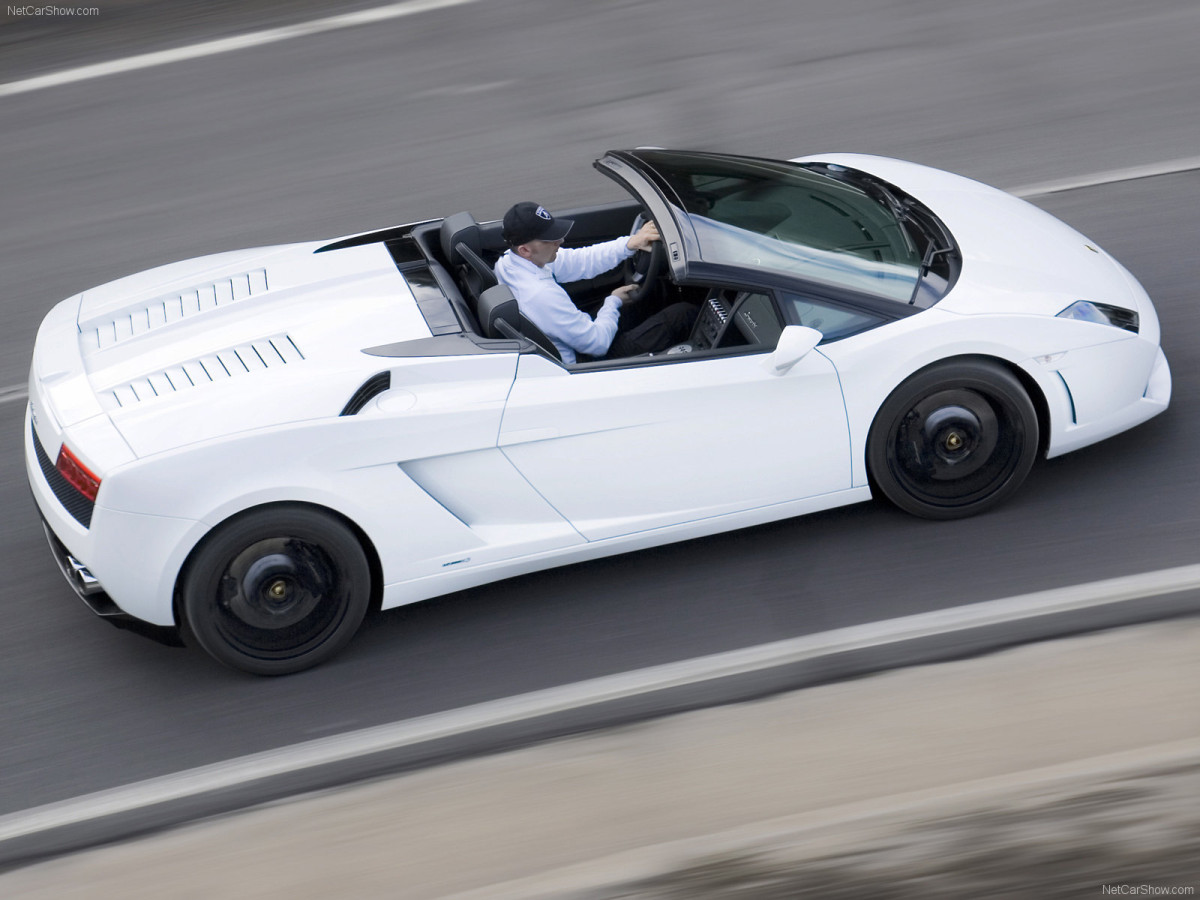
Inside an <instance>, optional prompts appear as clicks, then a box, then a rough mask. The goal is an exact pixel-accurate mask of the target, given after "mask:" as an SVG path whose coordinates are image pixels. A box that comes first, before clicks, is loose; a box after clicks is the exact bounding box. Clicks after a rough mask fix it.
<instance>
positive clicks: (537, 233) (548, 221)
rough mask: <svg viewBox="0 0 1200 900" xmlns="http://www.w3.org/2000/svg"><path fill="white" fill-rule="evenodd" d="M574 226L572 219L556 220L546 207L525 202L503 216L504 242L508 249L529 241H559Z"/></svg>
mask: <svg viewBox="0 0 1200 900" xmlns="http://www.w3.org/2000/svg"><path fill="white" fill-rule="evenodd" d="M574 224H575V222H574V221H573V220H572V219H557V218H555V217H554V216H552V215H550V213H549V212H548V211H547V210H546V207H544V206H539V205H538V204H536V203H530V202H529V201H528V200H526V201H523V202H521V203H518V204H516V205H515V206H514V207H513V208H512V209H510V210H509V211H508V212H506V213H505V214H504V240H505V241H507V242H508V245H509V246H510V247H518V246H520V245H521V244H527V243H529V242H530V241H561V240H562V239H563V238H565V237H566V236H567V232H568V231H570V230H571V226H572V225H574Z"/></svg>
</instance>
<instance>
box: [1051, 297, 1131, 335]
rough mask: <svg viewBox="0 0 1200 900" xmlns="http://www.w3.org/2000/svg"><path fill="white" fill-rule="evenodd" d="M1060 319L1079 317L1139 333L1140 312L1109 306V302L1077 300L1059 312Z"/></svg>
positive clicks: (1081, 319)
mask: <svg viewBox="0 0 1200 900" xmlns="http://www.w3.org/2000/svg"><path fill="white" fill-rule="evenodd" d="M1058 318H1060V319H1078V320H1079V321H1080V322H1095V323H1096V324H1097V325H1112V326H1114V327H1116V328H1124V329H1125V330H1126V331H1132V332H1133V333H1134V334H1137V330H1138V314H1137V313H1136V312H1134V311H1133V310H1131V309H1122V308H1121V307H1119V306H1109V305H1108V304H1107V303H1091V302H1089V301H1087V300H1076V301H1075V302H1074V303H1072V304H1071V305H1070V306H1068V307H1067V308H1066V309H1064V310H1063V311H1062V312H1060V313H1059V314H1058Z"/></svg>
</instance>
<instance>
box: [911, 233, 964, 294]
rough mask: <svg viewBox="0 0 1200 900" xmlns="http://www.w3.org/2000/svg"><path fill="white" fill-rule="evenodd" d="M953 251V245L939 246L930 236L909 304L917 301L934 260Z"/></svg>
mask: <svg viewBox="0 0 1200 900" xmlns="http://www.w3.org/2000/svg"><path fill="white" fill-rule="evenodd" d="M953 252H954V248H953V247H939V246H938V245H937V244H935V243H934V242H933V239H932V236H930V241H929V244H928V246H926V248H925V255H924V256H923V257H921V265H920V267H918V269H917V281H916V283H915V284H914V285H913V292H912V296H911V297H909V298H908V305H909V306H913V305H914V304H915V303H916V302H917V294H918V293H920V291H921V282H922V281H924V280H925V276H926V275H928V274H929V269H930V267H932V266H933V261H934V260H935V259H937V258H938V257H939V256H945V255H946V254H947V253H953Z"/></svg>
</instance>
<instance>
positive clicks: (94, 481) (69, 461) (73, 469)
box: [54, 444, 100, 503]
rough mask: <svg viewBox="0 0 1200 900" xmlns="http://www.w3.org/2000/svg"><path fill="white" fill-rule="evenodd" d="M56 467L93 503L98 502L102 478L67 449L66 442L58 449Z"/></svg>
mask: <svg viewBox="0 0 1200 900" xmlns="http://www.w3.org/2000/svg"><path fill="white" fill-rule="evenodd" d="M54 468H56V469H58V473H59V474H60V475H62V477H63V478H65V479H67V481H68V482H70V484H71V486H72V487H74V488H75V489H76V490H77V491H79V493H81V494H83V496H85V497H87V498H88V499H89V500H91V501H92V502H93V503H95V502H96V494H97V492H98V491H99V490H100V479H99V478H97V477H96V476H95V475H93V474H92V473H91V471H89V469H88V467H87V466H85V465H84V464H83V463H81V462H80V461H79V459H78V458H77V457H76V456H75V454H74V453H72V452H71V451H70V450H68V449H67V445H66V444H63V445H62V449H60V450H59V451H58V462H56V463H55V464H54Z"/></svg>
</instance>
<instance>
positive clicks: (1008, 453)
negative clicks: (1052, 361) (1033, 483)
mask: <svg viewBox="0 0 1200 900" xmlns="http://www.w3.org/2000/svg"><path fill="white" fill-rule="evenodd" d="M1037 448H1038V421H1037V412H1036V410H1035V409H1034V407H1033V403H1032V402H1031V401H1030V399H1029V395H1028V394H1027V393H1026V392H1025V389H1024V388H1023V387H1022V386H1021V383H1020V381H1018V380H1017V378H1016V377H1015V376H1014V375H1013V374H1012V373H1011V372H1009V371H1008V370H1007V369H1005V368H1003V367H1002V366H1000V365H998V364H996V363H992V362H987V361H983V360H979V361H963V362H953V363H944V364H942V365H939V366H935V367H933V368H930V369H927V370H925V371H923V372H918V373H917V374H916V375H914V376H913V377H912V378H910V379H909V380H908V381H906V382H904V383H903V384H902V385H900V387H898V388H896V390H895V391H893V392H892V395H891V396H890V397H888V399H887V400H886V401H885V402H884V404H883V406H882V407H881V408H880V410H879V412H878V414H877V415H876V417H875V421H874V423H873V424H872V425H871V431H870V434H869V436H868V438H867V466H868V468H869V470H870V472H871V477H872V480H873V482H874V485H875V486H876V487H877V488H878V489H879V490H880V491H881V492H882V493H883V495H884V496H886V497H887V498H888V499H889V500H890V501H892V503H894V504H895V505H896V506H898V507H900V508H901V509H903V510H905V511H906V512H909V513H912V514H913V515H917V516H922V517H924V518H927V519H957V518H962V517H965V516H972V515H975V514H976V513H981V512H983V511H984V510H987V509H991V508H992V507H993V506H996V505H998V504H999V503H1002V502H1003V501H1004V500H1006V499H1008V497H1010V496H1011V495H1012V494H1013V493H1015V492H1016V490H1017V489H1018V488H1019V487H1020V486H1021V484H1022V482H1024V480H1025V477H1026V476H1027V475H1028V474H1029V470H1030V469H1031V468H1032V467H1033V461H1034V458H1035V457H1036V455H1037Z"/></svg>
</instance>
